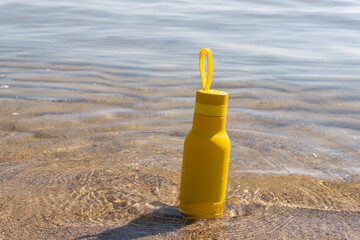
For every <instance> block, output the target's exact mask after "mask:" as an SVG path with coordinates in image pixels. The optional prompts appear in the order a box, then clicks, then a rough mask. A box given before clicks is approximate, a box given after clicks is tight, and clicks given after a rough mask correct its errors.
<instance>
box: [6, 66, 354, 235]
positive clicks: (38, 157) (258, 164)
mask: <svg viewBox="0 0 360 240" xmlns="http://www.w3.org/2000/svg"><path fill="white" fill-rule="evenodd" d="M24 62H26V61H24ZM1 74H2V78H1V84H0V85H8V86H9V87H8V88H2V89H0V103H1V104H0V112H1V115H0V159H1V162H0V212H1V217H0V226H1V227H0V238H2V239H136V238H144V239H179V238H183V239H227V238H228V239H239V238H249V239H269V238H273V239H298V238H302V239H358V238H360V230H359V222H360V177H359V169H360V165H359V161H358V160H359V158H360V153H359V149H360V148H359V147H360V123H359V120H358V119H359V118H358V117H359V114H360V108H359V105H358V102H357V101H358V99H359V97H358V96H360V94H359V93H360V92H359V90H358V89H357V88H354V89H348V88H346V89H343V90H342V89H338V88H331V87H323V86H320V85H319V86H312V85H311V86H310V85H308V84H297V83H295V82H282V81H281V80H280V79H279V80H277V81H272V82H269V81H261V80H259V81H253V80H246V79H244V80H242V81H239V82H233V81H228V82H226V81H222V82H221V83H220V82H216V81H214V85H213V86H212V88H214V89H221V90H224V91H228V92H229V93H230V100H229V109H228V125H227V129H228V134H229V136H230V139H231V142H232V149H231V159H230V170H229V180H228V182H229V183H228V193H227V198H226V204H227V207H226V209H225V212H224V217H223V218H220V219H215V220H214V219H205V220H196V221H194V220H186V219H184V218H183V216H182V215H181V214H180V213H179V211H178V210H177V208H176V205H177V203H178V200H177V197H178V194H179V182H180V171H181V161H182V147H183V141H184V138H185V135H186V133H187V132H188V131H189V130H190V128H191V122H192V114H193V107H194V96H195V91H196V90H197V89H198V88H199V87H200V83H199V79H195V78H186V79H181V78H176V79H148V80H147V81H143V79H142V78H140V77H138V78H137V77H134V76H123V75H122V70H121V69H118V68H111V66H108V67H101V66H98V67H94V66H87V65H72V64H70V63H69V64H60V63H58V64H48V65H46V64H42V65H38V64H32V63H29V62H27V63H19V59H16V61H15V60H14V62H11V61H9V62H3V63H2V68H1ZM67 75H70V76H71V77H67ZM334 80H336V79H334ZM314 81H315V80H314ZM347 81H349V82H351V81H352V80H351V79H348V80H347Z"/></svg>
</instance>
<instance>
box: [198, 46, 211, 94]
mask: <svg viewBox="0 0 360 240" xmlns="http://www.w3.org/2000/svg"><path fill="white" fill-rule="evenodd" d="M205 53H206V57H207V66H208V69H207V70H208V71H207V76H206V75H205ZM199 68H200V76H201V82H202V87H203V90H209V89H210V85H211V81H212V76H213V59H212V52H211V50H210V49H209V48H203V49H201V51H200V55H199Z"/></svg>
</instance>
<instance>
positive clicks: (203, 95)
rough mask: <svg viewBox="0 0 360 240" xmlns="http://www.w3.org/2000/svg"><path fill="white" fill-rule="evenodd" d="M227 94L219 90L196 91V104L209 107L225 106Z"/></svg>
mask: <svg viewBox="0 0 360 240" xmlns="http://www.w3.org/2000/svg"><path fill="white" fill-rule="evenodd" d="M228 98H229V94H228V93H227V92H224V91H220V90H212V89H211V90H198V91H197V92H196V102H197V103H202V104H210V105H227V104H228Z"/></svg>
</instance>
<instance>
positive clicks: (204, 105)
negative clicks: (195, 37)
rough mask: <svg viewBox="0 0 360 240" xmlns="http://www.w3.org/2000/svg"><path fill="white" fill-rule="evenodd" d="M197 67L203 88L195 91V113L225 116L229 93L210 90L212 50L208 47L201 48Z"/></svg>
mask: <svg viewBox="0 0 360 240" xmlns="http://www.w3.org/2000/svg"><path fill="white" fill-rule="evenodd" d="M205 53H206V55H207V62H208V74H207V77H206V78H205V66H204V64H205ZM199 67H200V76H201V82H202V86H203V89H202V90H198V91H197V92H196V103H195V113H197V114H200V115H204V116H211V117H224V116H226V112H227V104H228V98H229V94H228V93H227V92H224V91H219V90H212V89H211V90H210V85H211V81H212V71H213V62H212V52H211V50H210V49H208V48H203V49H201V51H200V56H199Z"/></svg>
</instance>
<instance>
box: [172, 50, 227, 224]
mask: <svg viewBox="0 0 360 240" xmlns="http://www.w3.org/2000/svg"><path fill="white" fill-rule="evenodd" d="M207 50H208V49H207ZM202 51H203V50H202ZM208 51H210V50H208ZM207 53H208V65H210V64H211V63H212V61H209V55H210V60H211V52H210V54H209V52H207ZM203 56H204V54H203ZM201 57H202V55H201V52H200V72H201V70H202V69H201V67H202V66H203V64H201V63H202V62H201ZM208 69H209V70H208V71H210V69H211V70H212V64H211V68H210V67H208ZM202 75H203V74H202ZM209 75H210V74H209V73H208V80H207V83H208V82H209ZM210 76H211V75H210ZM203 82H204V81H203ZM210 83H211V79H210ZM205 85H206V84H205ZM209 87H210V84H208V88H207V89H206V88H205V87H204V84H203V89H204V88H205V90H199V91H197V92H196V103H195V113H194V118H193V126H192V129H191V131H190V132H189V133H188V135H187V136H186V139H185V143H184V153H183V165H182V174H181V186H180V197H179V200H180V205H179V207H180V209H181V211H182V212H183V213H184V214H185V215H187V216H188V217H189V218H206V217H218V216H221V215H222V212H223V210H224V201H225V194H226V183H227V174H228V166H229V157H230V140H229V137H228V135H227V133H226V131H225V127H226V111H227V103H228V94H227V93H226V92H223V91H218V90H209Z"/></svg>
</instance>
